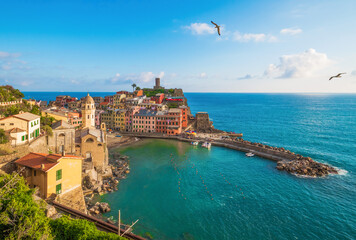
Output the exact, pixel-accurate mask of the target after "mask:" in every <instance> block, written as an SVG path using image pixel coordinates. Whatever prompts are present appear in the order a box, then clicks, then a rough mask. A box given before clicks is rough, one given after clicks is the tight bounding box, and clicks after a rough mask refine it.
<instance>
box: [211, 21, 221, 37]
mask: <svg viewBox="0 0 356 240" xmlns="http://www.w3.org/2000/svg"><path fill="white" fill-rule="evenodd" d="M211 23H212V24H214V25H215V28H216V29H217V30H218V34H219V36H220V26H219V25H217V24H216V23H214V22H213V21H211Z"/></svg>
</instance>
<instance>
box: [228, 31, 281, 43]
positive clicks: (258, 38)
mask: <svg viewBox="0 0 356 240" xmlns="http://www.w3.org/2000/svg"><path fill="white" fill-rule="evenodd" d="M232 39H233V40H234V41H239V42H266V41H267V42H276V41H277V38H276V37H275V36H272V35H268V34H264V33H244V34H241V33H240V32H238V31H236V32H234V33H233V38H232Z"/></svg>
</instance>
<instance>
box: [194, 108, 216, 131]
mask: <svg viewBox="0 0 356 240" xmlns="http://www.w3.org/2000/svg"><path fill="white" fill-rule="evenodd" d="M195 120H196V122H195V130H196V131H197V132H209V131H210V130H211V128H212V125H213V123H212V122H211V121H210V120H209V114H208V113H205V112H204V113H203V112H202V113H197V114H196V115H195Z"/></svg>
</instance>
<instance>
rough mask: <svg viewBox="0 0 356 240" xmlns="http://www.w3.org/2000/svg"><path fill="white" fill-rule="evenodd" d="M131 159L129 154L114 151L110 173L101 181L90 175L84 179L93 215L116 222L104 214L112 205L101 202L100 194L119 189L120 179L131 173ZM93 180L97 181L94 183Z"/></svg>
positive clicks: (87, 201) (88, 207)
mask: <svg viewBox="0 0 356 240" xmlns="http://www.w3.org/2000/svg"><path fill="white" fill-rule="evenodd" d="M129 164H130V160H129V157H128V156H124V155H120V154H119V153H112V154H111V155H110V158H109V167H110V170H111V171H109V172H110V173H109V174H106V175H105V176H102V180H101V181H93V179H91V177H90V176H89V175H87V176H85V177H84V179H83V191H84V192H85V197H84V199H85V203H86V206H87V210H88V213H89V214H90V215H92V216H95V217H98V218H101V219H104V220H105V221H107V222H109V223H112V224H114V223H115V222H114V221H113V220H112V219H111V218H105V217H104V216H103V215H102V214H104V213H107V212H110V211H111V208H110V205H109V204H108V203H106V202H100V201H99V200H100V199H99V198H98V196H100V195H103V194H106V193H110V192H113V191H117V190H118V185H119V182H120V180H122V179H125V178H126V177H127V174H129V173H130V166H129ZM93 182H95V183H94V184H93Z"/></svg>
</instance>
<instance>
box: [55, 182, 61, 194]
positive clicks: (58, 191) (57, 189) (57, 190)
mask: <svg viewBox="0 0 356 240" xmlns="http://www.w3.org/2000/svg"><path fill="white" fill-rule="evenodd" d="M60 193H62V184H61V183H60V184H58V185H56V194H60Z"/></svg>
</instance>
